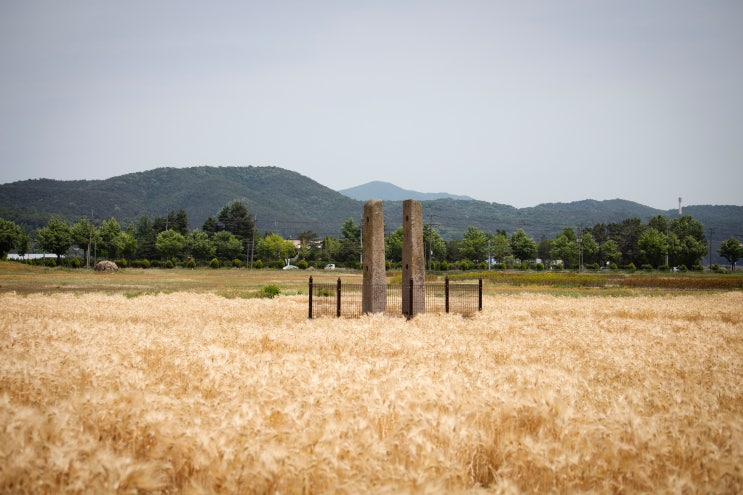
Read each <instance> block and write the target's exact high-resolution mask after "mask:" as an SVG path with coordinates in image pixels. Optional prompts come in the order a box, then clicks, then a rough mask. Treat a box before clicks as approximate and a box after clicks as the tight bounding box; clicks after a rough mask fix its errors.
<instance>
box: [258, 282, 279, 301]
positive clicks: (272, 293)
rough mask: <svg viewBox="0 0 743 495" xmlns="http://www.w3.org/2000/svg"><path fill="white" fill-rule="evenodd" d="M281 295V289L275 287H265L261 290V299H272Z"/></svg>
mask: <svg viewBox="0 0 743 495" xmlns="http://www.w3.org/2000/svg"><path fill="white" fill-rule="evenodd" d="M280 293H281V289H280V288H279V287H278V286H277V285H273V284H271V285H266V286H265V287H263V288H262V289H261V295H262V297H267V298H269V299H273V298H274V297H276V296H278V295H279V294H280Z"/></svg>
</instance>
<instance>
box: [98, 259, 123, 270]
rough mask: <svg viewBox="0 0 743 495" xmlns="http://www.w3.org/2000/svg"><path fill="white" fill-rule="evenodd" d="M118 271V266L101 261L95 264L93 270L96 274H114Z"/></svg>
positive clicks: (110, 262)
mask: <svg viewBox="0 0 743 495" xmlns="http://www.w3.org/2000/svg"><path fill="white" fill-rule="evenodd" d="M118 269H119V266H118V265H117V264H116V263H114V262H113V261H108V260H103V261H99V262H98V263H96V264H95V270H96V271H97V272H115V271H117V270H118Z"/></svg>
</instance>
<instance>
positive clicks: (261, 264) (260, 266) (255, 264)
mask: <svg viewBox="0 0 743 495" xmlns="http://www.w3.org/2000/svg"><path fill="white" fill-rule="evenodd" d="M253 266H254V267H255V268H257V269H258V270H260V269H261V268H263V260H256V261H255V263H253Z"/></svg>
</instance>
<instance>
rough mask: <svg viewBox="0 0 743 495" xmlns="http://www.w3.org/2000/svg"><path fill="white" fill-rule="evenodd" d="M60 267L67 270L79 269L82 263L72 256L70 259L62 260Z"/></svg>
mask: <svg viewBox="0 0 743 495" xmlns="http://www.w3.org/2000/svg"><path fill="white" fill-rule="evenodd" d="M62 265H63V266H66V267H67V268H80V267H81V266H83V262H82V261H81V260H80V258H78V257H77V256H73V257H72V258H64V259H63V260H62Z"/></svg>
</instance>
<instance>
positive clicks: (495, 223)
mask: <svg viewBox="0 0 743 495" xmlns="http://www.w3.org/2000/svg"><path fill="white" fill-rule="evenodd" d="M351 195H352V196H353V197H349V196H351ZM354 198H356V199H354ZM370 198H378V199H382V200H384V214H385V230H386V231H387V232H392V231H394V230H395V229H396V228H397V227H399V226H400V225H401V223H402V222H401V217H402V200H403V199H419V200H421V202H422V204H423V216H424V221H425V222H426V223H431V224H432V225H433V226H434V228H435V229H437V230H438V231H439V233H440V234H441V236H442V237H443V238H444V239H446V240H452V239H459V238H461V236H462V233H463V232H464V231H465V230H466V229H467V228H468V227H469V226H473V227H477V228H479V229H482V230H484V231H486V232H490V233H494V232H496V230H498V229H503V230H505V231H506V232H507V233H509V234H510V233H512V232H515V231H516V230H518V229H520V228H522V229H524V231H526V233H527V234H528V235H529V236H531V237H532V238H534V239H535V240H537V241H538V240H539V239H541V238H542V237H548V238H551V237H554V236H555V235H556V234H557V233H559V232H561V231H562V230H563V229H564V228H566V227H570V228H573V229H577V228H578V227H584V228H586V227H592V226H593V225H595V224H597V223H612V222H621V221H623V220H625V219H627V218H633V217H636V218H640V219H641V220H642V221H643V222H647V221H648V220H649V219H650V218H652V217H653V216H655V215H665V216H667V217H668V218H675V217H676V216H678V211H677V210H666V211H663V210H658V209H655V208H651V207H648V206H644V205H641V204H638V203H635V202H632V201H626V200H622V199H613V200H605V201H595V200H590V199H586V200H583V201H576V202H572V203H545V204H540V205H537V206H534V207H529V208H514V207H513V206H509V205H504V204H499V203H489V202H485V201H478V200H476V199H472V198H468V197H467V196H456V195H451V194H447V193H421V192H417V191H410V190H405V189H402V188H400V187H398V186H395V185H393V184H389V183H385V182H378V181H375V182H371V183H368V184H363V185H360V186H357V187H354V188H350V189H345V190H343V191H341V192H338V191H334V190H332V189H330V188H328V187H325V186H323V185H322V184H319V183H317V182H316V181H314V180H312V179H310V178H308V177H305V176H303V175H301V174H298V173H296V172H292V171H289V170H285V169H282V168H278V167H209V166H202V167H190V168H158V169H154V170H149V171H146V172H137V173H131V174H126V175H121V176H117V177H112V178H110V179H105V180H91V181H87V180H75V181H58V180H51V179H33V180H25V181H19V182H13V183H9V184H1V185H0V217H2V218H4V219H6V220H12V221H14V222H15V223H17V224H18V225H20V226H22V227H23V228H24V229H26V230H27V231H29V232H32V231H33V230H35V229H36V228H39V227H42V226H44V225H46V223H47V221H48V220H49V218H50V217H51V216H52V215H60V216H62V217H63V218H65V219H66V220H68V221H69V222H75V221H77V220H79V219H80V218H81V217H88V218H90V217H91V215H92V216H93V217H94V219H95V221H96V222H98V221H100V220H101V219H109V218H111V217H114V218H116V219H117V220H118V221H119V223H120V224H121V225H122V226H124V227H125V226H127V225H129V224H132V223H134V222H135V221H136V220H137V218H139V217H140V216H142V215H147V216H149V217H150V218H156V217H161V216H166V215H167V214H168V212H170V211H174V210H179V209H183V210H185V212H186V214H187V216H188V219H189V228H191V229H196V228H201V226H202V225H203V223H204V221H205V220H206V219H207V218H208V217H210V216H211V217H216V216H217V214H218V212H219V210H220V209H222V207H224V206H225V205H227V204H228V203H230V202H231V201H235V200H238V201H242V202H243V203H244V204H245V205H246V206H247V208H248V210H249V211H250V212H251V213H252V214H254V215H256V223H257V226H258V229H259V231H261V232H266V231H272V232H277V233H279V234H281V235H282V236H284V237H286V238H292V237H294V236H296V235H297V234H298V233H300V232H304V231H308V230H311V231H313V232H315V233H316V234H318V236H319V237H324V236H327V235H332V236H336V237H340V235H341V234H340V229H341V226H342V224H343V222H345V221H346V220H348V219H349V218H351V219H354V220H355V222H356V224H357V225H358V224H360V221H361V215H362V213H363V201H364V200H365V199H370ZM683 213H684V214H688V215H692V216H693V217H694V218H696V219H697V220H699V221H700V222H702V224H703V225H704V227H705V232H708V231H709V230H710V229H711V232H712V236H711V237H712V241H713V243H712V247H713V251H714V250H715V249H716V247H715V246H719V243H720V242H721V241H722V240H725V239H727V238H729V237H730V236H735V237H737V238H739V239H743V206H732V205H727V206H710V205H689V206H684V208H683ZM708 237H709V234H708Z"/></svg>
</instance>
